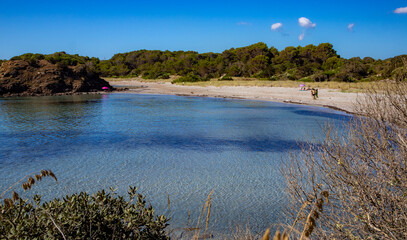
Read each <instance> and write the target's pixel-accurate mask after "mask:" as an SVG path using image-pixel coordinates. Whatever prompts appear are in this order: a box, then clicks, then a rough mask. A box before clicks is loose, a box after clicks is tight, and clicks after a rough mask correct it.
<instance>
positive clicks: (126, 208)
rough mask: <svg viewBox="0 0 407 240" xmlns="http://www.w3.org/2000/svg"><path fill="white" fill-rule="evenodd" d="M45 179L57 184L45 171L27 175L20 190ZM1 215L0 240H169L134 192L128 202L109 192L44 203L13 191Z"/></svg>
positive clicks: (163, 221)
mask: <svg viewBox="0 0 407 240" xmlns="http://www.w3.org/2000/svg"><path fill="white" fill-rule="evenodd" d="M46 177H51V178H54V180H55V181H57V178H56V176H55V174H54V173H53V172H52V171H50V170H42V171H41V173H39V174H35V175H34V177H32V176H29V175H27V176H26V177H24V178H23V179H22V180H20V181H24V182H23V183H22V187H23V188H24V190H29V189H31V188H32V187H33V186H34V185H35V184H36V183H37V182H39V181H41V180H42V179H43V178H46ZM20 181H19V182H17V183H16V184H18V183H20ZM13 186H15V185H13ZM13 186H12V187H13ZM12 187H11V188H9V189H7V190H6V191H5V192H3V193H2V194H1V195H0V199H3V196H4V195H5V193H7V192H8V191H9V190H11V189H12ZM0 212H1V214H0V238H1V239H168V234H167V232H166V227H167V225H168V221H169V219H168V218H167V217H165V216H164V215H157V214H156V213H155V211H154V209H153V207H152V206H151V205H150V204H147V202H146V200H145V197H144V196H143V195H141V194H140V193H137V188H136V187H129V191H128V196H127V197H125V196H119V195H117V194H116V192H115V190H114V189H113V188H111V189H110V191H105V190H101V191H98V192H97V193H95V194H93V195H89V194H88V193H85V192H80V193H75V194H70V195H66V196H65V197H63V198H62V199H59V198H55V199H53V200H50V201H45V202H43V201H42V200H41V196H39V195H34V196H33V197H32V199H30V200H26V199H23V198H22V197H21V196H20V195H19V194H18V193H17V192H15V191H13V193H12V196H11V197H10V198H5V199H4V201H2V203H0Z"/></svg>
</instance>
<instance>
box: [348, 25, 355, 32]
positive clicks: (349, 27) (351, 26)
mask: <svg viewBox="0 0 407 240" xmlns="http://www.w3.org/2000/svg"><path fill="white" fill-rule="evenodd" d="M354 26H355V24H354V23H349V24H348V31H349V32H353V27H354Z"/></svg>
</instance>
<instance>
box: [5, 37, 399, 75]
mask: <svg viewBox="0 0 407 240" xmlns="http://www.w3.org/2000/svg"><path fill="white" fill-rule="evenodd" d="M12 59H25V60H40V59H45V60H48V61H51V62H53V63H59V64H62V65H64V66H72V65H76V64H86V65H87V66H88V67H89V68H91V69H92V70H94V71H95V72H98V73H99V74H100V75H101V76H104V77H113V76H118V77H124V76H140V75H141V76H142V77H143V78H145V79H159V78H160V79H167V78H169V76H170V75H180V76H189V77H187V78H186V79H183V81H184V82H185V81H187V80H191V81H196V80H197V79H198V80H199V81H201V80H207V79H209V78H220V77H221V76H223V75H225V74H226V75H227V76H228V77H256V78H261V79H270V80H301V81H305V82H307V81H308V82H322V81H341V82H357V81H374V80H382V79H405V78H404V77H405V76H406V75H407V70H406V67H405V66H406V65H407V55H401V56H396V57H394V58H389V59H385V60H375V59H373V58H370V57H365V58H363V59H361V58H359V57H355V58H350V59H344V58H341V57H340V56H339V55H338V54H337V53H336V51H335V50H334V49H333V46H332V45H331V44H330V43H322V44H319V45H318V46H314V45H308V46H305V47H301V46H298V47H287V48H285V49H284V50H282V51H278V50H277V49H276V48H274V47H268V46H267V45H266V44H265V43H261V42H260V43H256V44H253V45H250V46H247V47H241V48H231V49H229V50H225V51H224V52H222V53H202V54H200V53H198V52H193V51H174V52H171V51H158V50H154V51H150V50H139V51H133V52H128V53H119V54H116V55H114V56H113V57H112V58H111V59H109V60H99V59H98V58H94V57H92V58H89V57H82V56H79V55H68V54H66V53H65V52H59V53H54V54H50V55H42V54H31V53H29V54H24V55H21V56H18V57H13V58H12ZM192 76H195V77H192ZM223 80H226V79H223Z"/></svg>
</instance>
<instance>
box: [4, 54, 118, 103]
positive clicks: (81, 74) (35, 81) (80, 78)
mask: <svg viewBox="0 0 407 240" xmlns="http://www.w3.org/2000/svg"><path fill="white" fill-rule="evenodd" d="M102 87H108V88H109V89H112V87H111V86H110V85H109V83H108V82H106V81H105V80H103V79H101V78H100V77H99V76H98V75H97V74H95V73H94V72H92V71H90V70H89V69H88V68H87V67H86V66H85V65H84V64H79V65H76V66H64V65H62V64H59V63H56V64H53V63H51V62H49V61H47V60H33V61H26V60H10V61H7V62H3V63H2V65H1V67H0V96H13V95H18V96H31V95H54V94H60V93H76V92H96V91H101V90H102Z"/></svg>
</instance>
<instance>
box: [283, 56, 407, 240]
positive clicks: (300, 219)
mask: <svg viewBox="0 0 407 240" xmlns="http://www.w3.org/2000/svg"><path fill="white" fill-rule="evenodd" d="M368 61H370V60H368ZM377 89H380V91H378V90H377ZM406 102H407V83H405V82H397V83H395V84H388V85H385V86H384V87H383V86H380V87H376V88H370V89H369V90H368V91H367V94H366V95H364V98H362V99H359V102H358V103H357V104H356V106H355V107H356V112H357V113H358V114H357V115H354V116H353V117H352V118H351V119H350V120H349V122H348V123H347V125H346V126H345V129H344V131H339V130H338V128H337V127H336V126H330V125H327V126H326V127H324V128H323V131H324V135H325V139H324V141H323V142H321V143H319V144H315V141H313V140H312V139H310V140H309V141H308V144H304V146H303V147H302V151H301V153H300V154H297V153H296V154H292V155H291V156H290V157H289V158H288V159H287V160H285V161H284V164H283V166H282V173H283V174H284V176H285V178H286V183H287V193H288V197H289V199H290V201H289V202H290V203H289V205H288V206H289V207H288V208H287V209H286V214H287V219H291V224H290V225H291V226H292V227H293V228H294V229H301V227H303V226H304V223H305V222H306V221H308V220H307V219H310V220H311V221H309V222H310V223H312V225H313V232H312V237H313V238H315V239H406V238H407V232H406V231H405V230H406V226H407V198H406V197H405V196H406V192H407V170H406V167H405V166H406V165H407V162H406V159H407V118H406V116H407V109H406V107H405V104H406ZM321 199H322V200H323V201H322V203H323V204H321V206H318V204H320V203H321ZM314 210H317V213H316V214H311V215H310V212H312V211H314ZM305 225H306V224H305Z"/></svg>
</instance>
